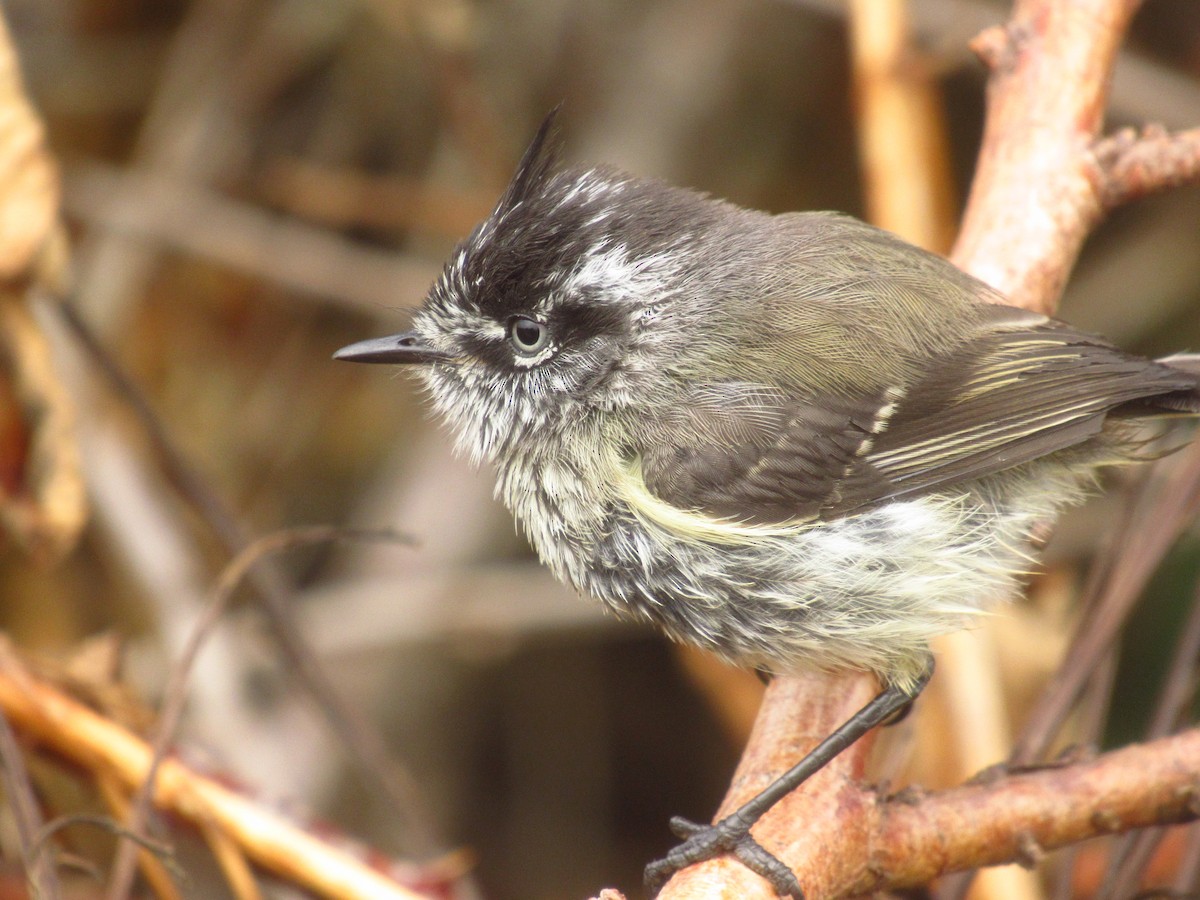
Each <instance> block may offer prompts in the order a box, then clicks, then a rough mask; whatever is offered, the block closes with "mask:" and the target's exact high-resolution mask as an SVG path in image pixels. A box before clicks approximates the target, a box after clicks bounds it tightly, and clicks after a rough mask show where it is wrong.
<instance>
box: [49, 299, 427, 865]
mask: <svg viewBox="0 0 1200 900" xmlns="http://www.w3.org/2000/svg"><path fill="white" fill-rule="evenodd" d="M55 306H56V308H57V309H58V311H59V313H60V314H61V315H62V318H63V321H64V322H65V323H66V324H67V326H68V327H69V329H70V330H71V332H72V333H73V334H74V335H75V338H76V339H77V340H78V341H79V343H80V345H81V346H82V347H83V349H84V350H85V351H86V352H87V354H88V356H89V357H90V358H91V360H92V362H93V363H94V364H95V365H96V366H97V368H98V369H99V370H100V372H101V373H102V374H103V375H104V377H105V378H106V379H107V380H108V382H109V384H110V386H111V388H112V390H113V391H114V392H115V393H116V394H117V395H118V396H120V397H121V398H122V399H123V400H124V401H125V402H126V403H127V404H128V405H129V407H130V409H131V410H132V412H133V413H134V415H135V416H136V417H137V419H138V421H139V423H140V424H141V426H142V428H143V429H144V431H145V432H146V435H147V437H148V438H149V440H150V444H151V446H152V447H153V449H154V453H155V456H156V458H157V460H158V463H159V465H160V466H161V467H162V470H163V473H164V474H165V476H166V477H167V479H168V481H170V482H171V483H172V484H173V485H174V487H175V489H176V490H177V491H178V492H179V493H180V495H181V496H182V497H183V498H184V500H185V501H187V502H188V503H189V504H191V505H192V506H193V507H194V508H195V509H196V511H197V513H198V514H199V515H200V517H201V518H202V519H203V520H204V521H205V522H207V523H208V526H209V528H211V529H212V531H213V533H214V534H215V535H216V536H217V539H218V540H219V541H220V542H221V544H222V546H223V547H224V548H225V550H226V552H227V553H229V554H230V556H231V557H232V556H235V555H236V554H238V553H240V552H241V551H242V550H244V549H245V548H246V547H247V546H248V545H249V544H250V542H251V536H250V534H249V533H248V532H247V531H246V529H245V528H244V527H243V526H242V524H241V522H239V521H238V519H237V517H236V516H235V515H234V514H233V512H232V511H231V510H230V508H229V507H228V506H227V505H226V504H225V502H224V501H223V500H222V499H221V498H220V497H219V496H218V495H217V494H216V492H215V491H213V490H212V489H211V487H210V486H209V484H208V483H207V482H206V481H205V480H204V479H203V478H201V477H200V476H199V474H198V473H197V472H196V470H195V469H194V468H193V467H192V466H191V465H190V464H189V463H188V462H187V461H186V460H185V459H184V456H183V454H182V453H181V452H180V450H179V449H178V448H177V446H176V444H175V442H174V440H172V438H171V436H170V435H169V434H168V433H167V430H166V428H165V427H164V426H163V424H162V421H161V420H160V419H159V417H158V415H157V413H155V411H154V409H153V408H152V407H151V405H150V403H149V401H148V400H147V399H146V396H145V394H144V393H143V392H142V391H141V389H140V388H139V387H138V386H137V385H136V384H135V383H134V382H133V381H132V379H130V378H129V376H128V375H127V374H126V373H125V372H124V370H123V369H122V368H121V367H120V365H119V364H118V363H117V362H116V360H115V359H113V357H112V355H111V354H110V353H108V352H107V350H105V348H104V347H103V345H102V344H101V343H100V341H99V340H98V339H97V338H96V336H95V334H94V333H93V332H92V330H91V329H90V328H89V327H88V325H87V323H86V322H84V321H83V319H82V318H81V317H80V315H79V313H78V311H77V310H76V309H75V308H74V306H73V305H72V304H71V303H69V302H66V301H64V300H59V302H57V303H56V304H55ZM251 578H252V580H253V583H254V586H255V589H256V590H255V596H256V598H257V599H258V606H259V609H261V611H262V613H263V615H264V616H265V617H266V619H267V622H268V624H269V625H270V629H269V631H270V633H271V634H272V635H273V636H274V639H275V643H276V646H277V647H278V649H279V652H280V654H281V655H282V657H283V660H284V663H285V669H286V670H287V671H288V673H289V674H290V675H291V676H292V677H294V678H295V679H296V681H297V683H298V684H299V685H300V687H301V688H302V689H303V690H304V691H305V692H306V693H307V694H308V696H309V697H310V698H311V699H312V702H313V703H314V704H315V705H316V706H317V708H318V709H320V710H321V712H322V713H323V714H324V716H325V717H326V719H327V721H328V723H329V727H330V730H331V731H332V732H333V733H334V735H335V736H336V737H337V738H338V739H339V740H341V741H342V742H343V743H344V745H345V747H346V748H347V750H349V751H350V755H351V756H352V758H353V759H354V760H355V762H356V763H357V764H358V767H359V769H360V770H361V771H362V772H364V773H365V774H367V775H368V776H369V777H370V778H372V779H374V781H375V782H376V783H377V784H378V785H379V786H380V788H381V789H382V790H383V793H384V795H385V796H386V797H387V798H388V800H389V801H390V802H391V805H392V807H393V809H394V811H395V814H396V817H397V821H398V824H399V825H401V826H402V827H404V828H405V830H406V833H407V838H408V845H409V849H410V850H411V852H413V853H415V854H418V855H431V854H433V853H435V852H437V850H438V849H439V847H441V845H442V842H441V841H440V839H439V838H438V837H437V835H436V833H435V831H434V828H433V825H432V824H431V822H432V819H431V817H430V816H429V815H428V813H427V812H426V804H425V802H424V801H423V800H422V799H421V791H420V789H419V788H418V787H417V784H416V779H414V778H413V777H412V774H411V773H410V772H409V771H408V769H407V768H406V767H405V766H404V765H402V764H401V763H400V762H399V761H397V760H396V759H395V758H394V756H393V755H392V754H390V753H389V751H388V749H387V745H386V744H385V743H384V740H383V738H382V736H381V735H380V734H379V732H378V730H377V729H375V728H374V727H373V726H372V725H371V724H370V723H369V722H368V721H367V719H366V718H365V717H364V716H363V715H362V714H361V713H360V712H359V711H358V709H356V708H355V707H354V706H353V705H352V704H350V703H349V702H348V701H346V700H345V699H344V698H343V697H342V695H341V694H339V693H338V692H337V691H336V690H335V689H334V687H333V684H332V682H331V681H330V680H329V678H328V676H327V675H326V674H325V670H324V668H323V667H322V665H321V662H320V660H319V659H318V658H317V655H316V654H315V653H314V652H313V650H312V649H311V648H310V647H309V644H308V641H307V640H306V639H305V637H304V635H303V634H301V633H300V630H299V628H297V627H296V624H295V622H294V621H293V619H292V614H291V609H290V606H289V603H288V597H289V594H290V593H291V589H290V587H289V585H288V583H287V579H286V576H285V575H284V574H283V572H282V570H281V569H280V568H279V567H278V566H277V565H276V564H274V562H273V561H272V560H270V559H267V560H264V561H263V563H262V565H259V566H256V567H255V569H254V571H253V572H252V573H251Z"/></svg>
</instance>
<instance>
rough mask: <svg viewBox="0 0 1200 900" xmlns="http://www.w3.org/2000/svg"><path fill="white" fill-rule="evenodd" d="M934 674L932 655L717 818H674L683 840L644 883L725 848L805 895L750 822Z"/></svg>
mask: <svg viewBox="0 0 1200 900" xmlns="http://www.w3.org/2000/svg"><path fill="white" fill-rule="evenodd" d="M932 675H933V659H932V658H930V660H929V663H928V665H927V666H926V667H925V671H924V672H923V673H922V674H921V677H920V678H919V679H917V682H916V684H914V685H913V686H912V687H910V688H900V687H897V686H896V685H889V686H888V687H887V688H885V689H884V690H882V691H881V692H880V693H879V694H878V695H877V696H876V697H875V698H874V699H873V700H871V702H870V703H868V704H867V705H866V706H864V707H863V708H862V709H860V710H859V711H858V712H856V713H855V714H854V715H852V716H851V717H850V718H849V719H847V720H846V721H845V722H843V723H842V724H841V725H840V726H839V727H838V728H837V730H836V731H834V732H833V734H831V735H829V737H827V738H825V740H823V741H821V743H820V744H818V745H817V746H816V747H814V748H813V750H812V751H811V752H810V753H809V754H808V755H807V756H805V757H804V758H803V759H802V760H800V761H799V762H798V763H796V764H795V765H794V766H792V767H791V768H790V769H788V770H787V771H786V772H784V773H783V774H782V775H780V776H779V777H778V778H776V779H775V780H774V781H773V782H771V783H770V784H769V785H767V787H766V788H765V789H764V790H763V791H762V792H761V793H759V794H758V795H756V796H755V797H753V798H751V799H750V800H748V801H747V802H745V803H744V804H742V805H741V806H740V807H738V808H737V809H736V810H735V811H734V812H732V813H730V814H729V815H728V816H726V817H725V818H723V819H721V820H720V821H719V822H717V823H715V824H713V825H700V824H697V823H695V822H691V821H689V820H687V819H684V818H681V817H678V816H677V817H676V818H674V819H672V820H671V830H672V831H674V832H675V834H677V835H678V836H679V837H681V838H683V839H684V841H683V843H682V844H679V845H678V846H677V847H674V848H672V849H671V850H670V852H668V853H667V855H666V856H664V857H663V858H662V859H659V860H655V861H654V862H652V863H650V865H648V866H646V874H645V878H646V887H647V888H649V890H650V892H651V894H652V895H654V894H657V893H658V891H659V888H661V887H662V886H663V884H664V883H665V882H666V881H667V879H668V878H670V877H671V876H672V875H674V874H675V873H676V872H678V871H679V870H680V869H683V868H686V867H687V866H690V865H693V864H694V863H698V862H703V861H704V860H706V859H712V858H713V857H716V856H720V855H721V854H722V853H732V854H733V855H734V856H735V857H737V858H738V859H739V860H740V861H741V862H742V864H743V865H745V866H746V867H747V868H748V869H750V870H752V871H754V872H757V873H758V874H759V875H761V876H762V877H763V878H765V879H766V880H767V881H769V882H771V885H772V886H773V887H774V888H775V890H776V891H777V892H778V893H779V895H780V896H781V897H787V896H789V895H790V896H792V897H795V898H797V900H803V898H804V892H803V891H802V890H801V888H800V882H799V881H797V880H796V876H795V874H794V873H793V872H792V870H791V869H789V868H788V867H787V866H785V865H784V864H783V863H782V862H780V861H779V860H778V859H776V858H775V857H774V856H772V855H771V854H770V853H768V852H767V851H766V850H765V849H764V848H763V847H762V846H760V845H759V843H758V842H757V841H755V840H754V838H753V837H751V836H750V828H751V827H752V826H753V825H754V823H756V822H757V821H758V820H759V819H761V818H762V817H763V815H765V814H766V812H767V810H769V809H770V808H771V807H772V806H774V805H775V804H776V803H778V802H779V801H780V800H782V799H783V798H784V797H786V796H787V795H788V794H790V793H791V792H792V791H794V790H795V789H796V788H798V787H799V786H800V785H801V784H803V783H804V782H805V781H807V780H808V779H809V778H810V777H811V776H812V775H814V774H815V773H816V772H818V771H820V770H821V769H823V768H824V767H825V766H826V765H827V764H828V763H829V762H830V761H831V760H832V759H833V758H834V757H835V756H837V755H838V754H839V753H841V752H842V751H843V750H845V749H846V748H847V747H849V746H850V745H851V744H853V743H854V742H855V741H857V740H858V739H859V738H861V737H862V736H863V735H865V734H866V733H867V732H868V731H870V730H871V729H872V728H874V727H875V726H876V725H879V724H880V723H882V722H884V721H885V720H886V719H887V718H888V717H889V716H892V715H894V714H895V713H896V712H897V711H898V710H902V709H904V708H905V707H906V706H908V705H910V704H911V703H912V702H913V700H915V699H916V697H917V695H918V694H920V693H921V691H922V690H923V689H924V687H925V685H926V684H928V683H929V679H930V677H931V676H932Z"/></svg>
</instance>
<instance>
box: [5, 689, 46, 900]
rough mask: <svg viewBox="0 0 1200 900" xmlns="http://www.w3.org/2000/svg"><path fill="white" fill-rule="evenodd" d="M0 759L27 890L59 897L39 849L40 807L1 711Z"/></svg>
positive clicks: (37, 895)
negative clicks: (28, 888)
mask: <svg viewBox="0 0 1200 900" xmlns="http://www.w3.org/2000/svg"><path fill="white" fill-rule="evenodd" d="M0 762H2V763H3V767H4V793H5V794H6V795H7V797H8V800H9V804H10V806H11V808H12V812H13V823H14V824H15V825H16V830H17V843H18V845H19V847H20V850H21V863H22V865H23V867H24V869H25V878H26V879H27V880H28V882H29V886H30V891H31V893H32V894H33V896H34V897H35V898H38V900H58V898H59V897H60V896H61V891H60V889H59V884H58V875H57V873H56V872H55V870H54V860H53V859H52V858H51V857H50V856H49V855H48V854H41V853H39V852H38V851H39V850H40V849H41V847H42V845H43V841H42V839H41V837H40V835H41V833H42V831H43V828H44V827H43V825H42V812H41V808H40V807H39V806H38V801H37V797H36V795H35V794H34V790H33V783H32V782H31V781H30V780H29V770H28V769H27V768H26V767H25V758H24V757H23V756H22V755H21V748H20V747H19V746H18V745H17V738H16V735H14V734H13V730H12V726H10V725H9V724H8V719H7V717H5V716H4V715H3V713H0Z"/></svg>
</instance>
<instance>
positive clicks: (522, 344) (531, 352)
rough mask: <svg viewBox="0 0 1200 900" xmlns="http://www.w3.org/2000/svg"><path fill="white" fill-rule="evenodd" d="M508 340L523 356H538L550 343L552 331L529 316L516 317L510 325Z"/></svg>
mask: <svg viewBox="0 0 1200 900" xmlns="http://www.w3.org/2000/svg"><path fill="white" fill-rule="evenodd" d="M508 340H509V343H511V344H512V345H513V349H514V350H516V351H517V353H519V354H521V355H522V356H536V355H537V354H538V353H540V352H541V351H542V350H543V349H544V348H545V346H546V344H548V343H549V342H550V329H549V328H547V327H546V325H545V324H544V323H542V322H539V321H537V320H536V319H531V318H529V317H528V316H516V317H514V318H513V319H512V321H511V322H509V323H508Z"/></svg>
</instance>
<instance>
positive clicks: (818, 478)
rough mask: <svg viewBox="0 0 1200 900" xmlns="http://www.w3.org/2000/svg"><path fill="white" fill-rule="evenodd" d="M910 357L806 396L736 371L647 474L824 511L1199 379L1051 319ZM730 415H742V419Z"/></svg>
mask: <svg viewBox="0 0 1200 900" xmlns="http://www.w3.org/2000/svg"><path fill="white" fill-rule="evenodd" d="M922 369H923V371H922V372H921V373H920V374H917V375H916V376H914V377H911V378H910V379H909V380H908V382H907V383H895V384H878V385H874V386H872V387H871V388H869V389H867V390H858V391H847V390H839V391H830V392H828V393H822V394H820V395H817V396H805V397H801V396H797V393H798V392H797V391H796V390H795V389H786V388H779V387H778V386H777V385H776V386H772V387H760V388H755V389H753V390H758V391H759V393H758V394H757V395H755V394H754V393H753V390H752V389H751V388H748V387H746V386H744V385H743V386H741V387H740V388H739V390H742V391H743V392H745V397H746V399H747V400H750V401H754V402H747V403H743V404H740V405H739V404H737V403H735V402H731V403H727V404H726V405H725V407H724V408H723V409H722V411H721V417H720V421H719V422H718V425H717V426H716V427H712V426H711V425H710V424H708V423H707V420H708V418H710V416H709V414H708V412H707V411H706V405H705V403H704V402H700V401H698V402H696V403H694V404H690V409H689V413H688V416H689V418H688V420H687V421H684V422H683V423H682V427H680V426H681V423H680V422H675V423H672V426H671V427H668V428H663V429H660V431H659V432H658V437H657V439H656V440H654V441H651V442H650V443H648V444H647V446H646V447H644V448H642V449H641V454H640V455H641V474H642V478H643V479H644V482H645V485H646V488H647V489H648V490H649V491H650V493H651V494H653V495H654V496H656V497H658V498H659V499H660V500H662V501H665V502H666V503H668V504H670V505H671V506H673V507H676V508H679V509H684V510H692V511H696V512H700V513H703V514H705V515H707V516H712V517H716V518H718V519H722V520H732V521H738V522H747V523H755V524H782V523H786V522H796V521H806V520H822V519H825V520H828V519H834V518H838V517H840V516H844V515H847V514H851V513H855V512H860V511H863V510H866V509H870V508H871V507H874V506H877V505H879V504H881V503H884V502H886V501H888V500H891V499H894V498H900V497H905V496H911V495H915V494H920V493H923V492H927V491H931V490H934V489H937V488H940V487H945V486H947V485H951V484H955V483H959V482H964V481H969V480H972V479H976V478H979V477H982V476H985V475H988V474H990V473H993V472H997V471H1000V470H1003V469H1007V468H1010V467H1012V466H1016V465H1019V464H1021V463H1025V462H1028V461H1030V460H1033V459H1037V458H1038V457H1042V456H1045V455H1047V454H1049V453H1053V452H1055V451H1058V450H1062V449H1065V448H1068V447H1071V446H1074V445H1076V444H1079V443H1081V442H1083V441H1085V440H1087V439H1088V438H1089V437H1092V436H1093V435H1095V434H1096V433H1097V432H1099V431H1100V429H1101V427H1102V426H1103V424H1104V420H1105V418H1106V416H1108V415H1109V414H1110V413H1112V412H1113V411H1114V410H1116V411H1122V410H1121V409H1120V408H1121V407H1122V406H1125V408H1126V410H1128V411H1130V412H1142V413H1145V412H1146V411H1147V410H1146V406H1147V405H1149V406H1150V407H1153V406H1154V398H1160V397H1161V398H1163V399H1164V400H1165V401H1166V402H1164V403H1163V404H1161V407H1160V408H1162V409H1169V408H1171V402H1170V398H1171V396H1172V395H1173V394H1174V395H1189V394H1190V395H1192V396H1193V397H1194V395H1195V392H1196V386H1197V378H1196V376H1195V375H1193V374H1189V373H1186V372H1183V371H1180V370H1179V369H1173V368H1169V367H1167V366H1164V365H1160V364H1158V363H1155V362H1151V361H1149V360H1146V359H1142V358H1139V357H1135V356H1131V355H1129V354H1126V353H1123V352H1122V351H1120V350H1118V349H1116V348H1114V347H1112V346H1111V345H1109V344H1107V343H1105V342H1104V341H1102V340H1101V339H1099V338H1095V337H1091V336H1088V335H1084V334H1081V333H1079V332H1076V331H1073V330H1072V329H1070V328H1068V327H1067V326H1064V325H1062V324H1061V323H1057V322H1053V321H1050V320H1042V322H1040V323H1037V324H1032V325H1028V326H1021V327H1011V326H1010V325H1006V326H1005V327H1002V328H999V329H993V330H989V329H986V328H985V329H981V330H980V331H979V333H977V334H976V335H975V336H973V337H968V338H966V339H965V340H964V341H963V343H962V344H961V345H960V346H959V347H957V348H956V349H955V350H953V351H952V352H949V353H945V354H942V355H940V356H937V357H933V358H930V359H929V360H928V361H927V363H926V364H925V365H924V366H922ZM704 390H706V391H708V392H709V393H710V394H711V393H712V391H713V390H714V387H713V386H712V385H709V386H706V387H705V388H704ZM725 390H726V391H727V392H728V393H729V396H730V397H732V398H734V399H736V397H737V395H738V392H737V390H734V389H733V388H732V387H729V386H726V388H725ZM709 405H711V404H709ZM739 416H746V417H749V418H751V419H752V421H750V422H748V423H744V424H743V425H742V427H741V428H740V430H739V422H738V420H739Z"/></svg>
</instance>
